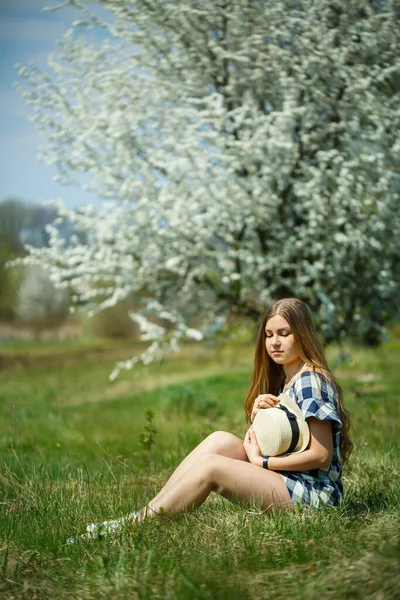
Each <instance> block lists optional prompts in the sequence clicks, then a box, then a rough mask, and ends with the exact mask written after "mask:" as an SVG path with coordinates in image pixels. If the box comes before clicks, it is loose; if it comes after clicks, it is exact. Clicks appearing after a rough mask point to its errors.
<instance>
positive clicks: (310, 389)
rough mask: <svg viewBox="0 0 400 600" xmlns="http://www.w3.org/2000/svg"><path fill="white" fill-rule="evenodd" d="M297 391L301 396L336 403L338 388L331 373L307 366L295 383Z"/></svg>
mask: <svg viewBox="0 0 400 600" xmlns="http://www.w3.org/2000/svg"><path fill="white" fill-rule="evenodd" d="M294 386H295V390H296V392H297V393H299V394H300V395H301V396H303V397H304V396H306V397H315V396H317V397H320V398H322V399H323V400H325V401H326V402H329V401H331V402H332V401H333V402H335V400H336V397H337V393H338V390H337V387H336V384H335V381H334V379H333V378H332V375H331V374H330V372H329V371H327V370H325V369H320V368H314V367H312V366H310V365H307V366H306V368H305V369H304V370H303V371H302V372H301V374H300V376H299V377H298V378H297V379H296V381H295V382H294Z"/></svg>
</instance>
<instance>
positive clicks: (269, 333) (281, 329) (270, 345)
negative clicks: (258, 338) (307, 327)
mask: <svg viewBox="0 0 400 600" xmlns="http://www.w3.org/2000/svg"><path fill="white" fill-rule="evenodd" d="M265 335H266V339H265V347H266V349H267V353H268V355H269V356H270V357H271V358H272V360H273V361H274V362H276V363H278V364H279V365H289V364H290V363H293V362H295V361H297V360H298V359H299V358H300V355H299V353H298V350H297V347H296V343H295V340H294V336H293V333H292V330H291V328H290V325H289V323H288V322H287V321H286V319H284V318H283V317H281V315H275V316H274V317H271V318H270V319H269V320H268V321H267V323H266V325H265Z"/></svg>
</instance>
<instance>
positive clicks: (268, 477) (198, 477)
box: [138, 454, 293, 520]
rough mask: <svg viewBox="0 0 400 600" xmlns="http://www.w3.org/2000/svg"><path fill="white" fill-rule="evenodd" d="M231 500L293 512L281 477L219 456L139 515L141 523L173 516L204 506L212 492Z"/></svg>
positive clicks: (204, 459) (201, 461) (196, 466)
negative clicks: (255, 503) (146, 520)
mask: <svg viewBox="0 0 400 600" xmlns="http://www.w3.org/2000/svg"><path fill="white" fill-rule="evenodd" d="M212 491H214V492H216V493H218V494H220V495H222V496H224V497H225V498H228V499H229V500H242V501H246V502H248V503H249V504H251V503H253V502H257V503H259V504H260V506H261V507H262V508H263V509H264V510H268V509H269V508H272V507H275V508H279V509H291V510H293V504H292V501H291V498H290V495H289V492H288V489H287V487H286V484H285V482H284V481H283V479H282V478H281V477H280V475H279V474H278V473H274V472H273V471H266V470H264V469H262V468H260V467H257V466H255V465H252V464H251V463H249V462H244V461H242V460H237V459H232V458H228V457H226V456H221V455H218V454H204V455H202V456H200V457H199V458H198V460H197V461H196V462H195V463H193V465H192V467H189V469H188V470H187V471H186V472H185V473H184V474H183V475H182V476H181V477H180V478H179V479H178V480H177V481H175V484H174V485H171V486H169V487H168V488H167V489H164V490H162V491H161V492H160V493H159V494H158V495H157V496H156V497H155V498H154V499H153V500H152V501H151V502H150V503H149V504H148V506H146V507H145V508H144V509H142V510H141V511H140V513H139V516H138V518H139V520H143V519H145V518H149V517H153V516H155V515H157V514H163V515H168V516H173V515H176V514H179V513H182V512H189V511H191V510H193V509H194V508H197V507H198V506H200V505H201V504H202V503H203V502H204V500H205V499H206V498H207V497H208V495H209V494H210V492H212Z"/></svg>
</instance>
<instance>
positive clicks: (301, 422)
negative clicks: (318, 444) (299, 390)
mask: <svg viewBox="0 0 400 600" xmlns="http://www.w3.org/2000/svg"><path fill="white" fill-rule="evenodd" d="M279 404H282V405H283V406H285V407H286V408H287V409H288V410H290V412H292V413H294V414H295V415H296V417H297V423H298V426H299V429H300V431H301V435H302V443H301V446H300V447H299V448H297V450H293V451H292V452H290V453H289V452H287V454H297V453H298V452H303V450H305V449H306V448H307V446H308V443H309V441H310V430H309V428H308V424H307V421H306V420H305V418H304V416H303V413H302V412H301V409H300V407H299V405H298V404H297V402H296V401H295V400H293V398H291V397H290V396H289V395H288V394H280V395H279Z"/></svg>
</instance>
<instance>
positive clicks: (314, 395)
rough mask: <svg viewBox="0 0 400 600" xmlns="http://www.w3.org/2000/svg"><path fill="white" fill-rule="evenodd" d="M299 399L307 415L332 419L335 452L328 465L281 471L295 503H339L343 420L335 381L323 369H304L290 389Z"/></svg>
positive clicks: (321, 505)
mask: <svg viewBox="0 0 400 600" xmlns="http://www.w3.org/2000/svg"><path fill="white" fill-rule="evenodd" d="M286 393H287V394H288V395H289V396H290V397H291V398H293V400H295V401H296V402H297V404H298V405H299V407H300V408H301V411H302V413H303V415H304V418H305V419H308V418H310V417H315V418H316V419H320V420H321V421H325V420H329V421H332V436H333V455H332V461H331V464H330V465H329V467H328V468H326V469H313V470H312V471H298V472H297V471H296V472H289V471H281V472H279V473H280V475H281V476H282V477H283V479H284V480H285V483H286V485H287V488H288V490H289V494H290V496H291V498H292V501H293V504H296V503H298V502H299V503H301V504H308V505H310V506H313V507H314V508H322V507H323V506H326V505H327V504H329V505H337V504H339V503H340V502H341V501H342V500H343V486H342V482H341V474H342V464H341V462H340V455H339V445H340V430H341V428H342V423H341V421H340V417H339V415H338V412H337V390H336V387H335V385H334V384H333V383H332V382H331V381H330V380H329V379H328V378H326V377H324V376H323V375H321V374H320V373H313V372H312V371H303V373H302V374H301V376H300V377H298V378H297V379H296V380H295V381H294V383H293V385H292V386H291V387H290V389H289V390H288V391H287V392H286Z"/></svg>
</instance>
